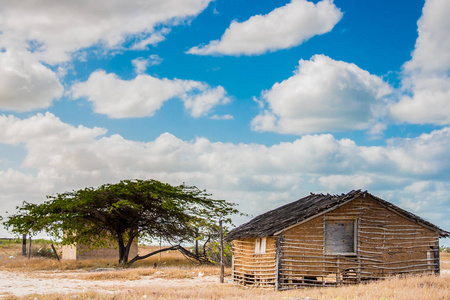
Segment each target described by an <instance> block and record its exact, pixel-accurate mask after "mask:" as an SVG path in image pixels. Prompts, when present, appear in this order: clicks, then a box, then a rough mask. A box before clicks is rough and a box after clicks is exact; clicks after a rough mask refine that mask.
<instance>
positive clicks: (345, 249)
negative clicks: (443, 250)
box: [226, 190, 450, 290]
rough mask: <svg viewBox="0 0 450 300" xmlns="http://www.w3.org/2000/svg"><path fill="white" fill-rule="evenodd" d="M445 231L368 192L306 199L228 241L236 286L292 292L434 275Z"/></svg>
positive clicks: (261, 218)
mask: <svg viewBox="0 0 450 300" xmlns="http://www.w3.org/2000/svg"><path fill="white" fill-rule="evenodd" d="M449 235H450V232H448V231H445V230H442V229H441V228H439V227H437V226H436V225H433V224H431V223H430V222H428V221H426V220H424V219H422V218H420V217H418V216H416V215H414V214H412V213H410V212H407V211H405V210H403V209H401V208H399V207H397V206H395V205H393V204H391V203H389V202H387V201H385V200H382V199H380V198H378V197H376V196H374V195H371V194H370V193H368V192H367V191H361V190H357V191H351V192H349V193H348V194H343V195H329V194H327V195H324V194H311V195H309V196H307V197H304V198H302V199H300V200H297V201H295V202H292V203H289V204H286V205H284V206H281V207H279V208H277V209H274V210H271V211H269V212H266V213H264V214H262V215H259V216H257V217H256V218H254V219H252V220H251V221H249V222H248V223H245V224H243V225H241V226H239V227H237V228H235V229H233V230H232V231H230V232H229V234H228V235H227V238H226V239H227V240H228V241H233V262H232V264H233V266H232V280H233V282H234V283H235V284H237V285H253V286H259V287H267V288H275V289H276V290H285V289H293V288H298V287H304V286H317V285H321V286H325V285H340V284H346V283H359V282H361V281H365V280H375V279H382V278H386V277H389V276H392V275H399V274H400V275H403V274H419V273H420V274H423V273H426V274H439V238H440V237H447V236H449Z"/></svg>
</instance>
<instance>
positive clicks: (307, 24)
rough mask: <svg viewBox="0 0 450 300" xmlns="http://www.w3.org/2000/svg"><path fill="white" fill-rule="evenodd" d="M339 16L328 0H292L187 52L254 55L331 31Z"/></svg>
mask: <svg viewBox="0 0 450 300" xmlns="http://www.w3.org/2000/svg"><path fill="white" fill-rule="evenodd" d="M341 18H342V13H341V11H340V10H339V8H337V7H336V6H335V5H334V4H333V1H332V0H323V1H320V2H319V3H317V4H314V3H312V2H308V1H306V0H292V1H291V3H288V4H286V5H285V6H283V7H279V8H277V9H275V10H273V11H272V12H270V13H268V14H267V15H256V16H253V17H251V18H250V19H248V20H247V21H245V22H242V23H239V22H237V21H233V22H232V23H231V25H230V27H229V28H228V29H227V30H226V31H225V33H224V34H223V35H222V37H221V38H220V40H215V41H211V42H210V43H209V44H207V45H202V46H197V47H193V48H191V49H190V50H189V51H188V52H187V53H190V54H198V55H211V54H213V55H214V54H224V55H254V54H262V53H265V52H267V51H275V50H279V49H286V48H291V47H294V46H298V45H300V44H301V43H303V42H304V41H306V40H308V39H310V38H311V37H313V36H315V35H319V34H324V33H326V32H329V31H331V30H332V29H333V27H334V25H336V23H337V22H339V20H340V19H341Z"/></svg>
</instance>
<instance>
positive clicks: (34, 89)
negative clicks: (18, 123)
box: [0, 51, 63, 112]
mask: <svg viewBox="0 0 450 300" xmlns="http://www.w3.org/2000/svg"><path fill="white" fill-rule="evenodd" d="M0 78H1V79H0V110H11V111H17V112H24V111H30V110H33V109H38V108H46V107H48V106H50V104H51V103H52V101H53V99H57V98H59V97H60V96H61V95H62V93H63V87H62V85H61V84H60V83H59V80H58V77H57V76H56V74H55V73H54V72H53V71H51V70H50V69H49V68H47V67H46V66H44V65H43V64H42V63H40V62H39V61H37V60H35V59H34V58H33V57H32V56H31V55H29V54H23V55H19V54H18V53H12V52H11V51H5V52H0Z"/></svg>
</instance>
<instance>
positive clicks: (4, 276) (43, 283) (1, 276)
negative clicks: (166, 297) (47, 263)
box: [0, 271, 219, 298]
mask: <svg viewBox="0 0 450 300" xmlns="http://www.w3.org/2000/svg"><path fill="white" fill-rule="evenodd" d="M83 273H84V274H88V273H87V272H78V273H68V272H62V273H49V272H33V273H20V272H7V271H0V298H3V297H4V296H5V295H11V294H12V295H15V296H24V295H28V294H35V293H36V294H41V295H42V294H49V293H64V294H72V293H79V292H86V291H90V290H95V291H97V292H102V293H111V294H113V293H115V292H117V291H119V290H126V289H127V288H136V287H149V286H163V287H183V286H190V287H192V286H195V285H197V284H198V285H201V286H205V284H211V285H213V284H215V283H218V282H219V278H218V277H216V276H204V277H194V278H189V279H163V278H154V277H150V276H149V277H142V278H141V279H138V280H131V281H125V280H104V281H101V280H80V279H76V278H73V277H76V276H77V275H82V274H83ZM40 275H41V276H40ZM67 275H71V276H70V277H71V278H62V277H63V276H67Z"/></svg>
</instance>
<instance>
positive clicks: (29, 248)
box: [28, 234, 31, 259]
mask: <svg viewBox="0 0 450 300" xmlns="http://www.w3.org/2000/svg"><path fill="white" fill-rule="evenodd" d="M30 257H31V234H30V236H29V237H28V259H30Z"/></svg>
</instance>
